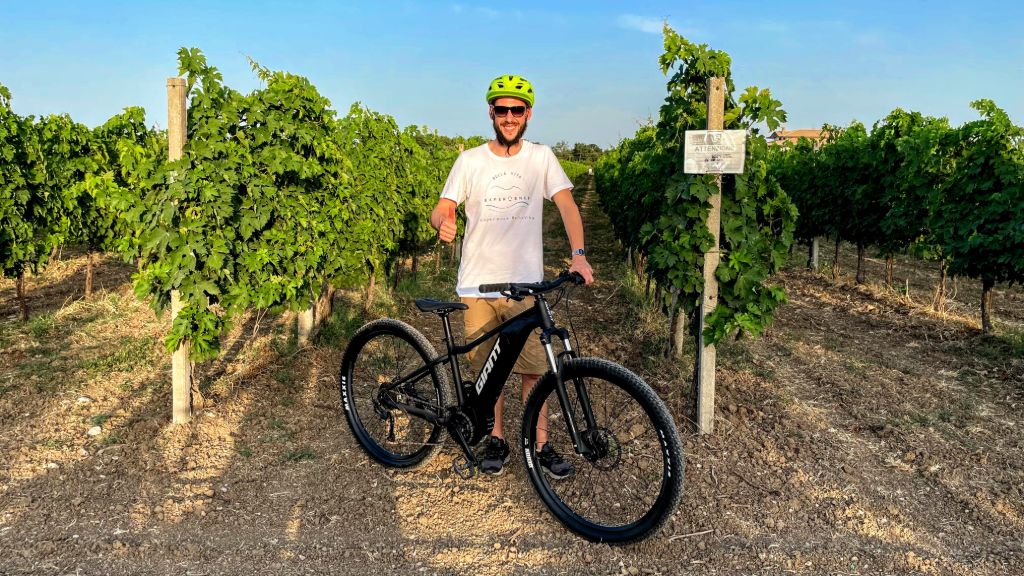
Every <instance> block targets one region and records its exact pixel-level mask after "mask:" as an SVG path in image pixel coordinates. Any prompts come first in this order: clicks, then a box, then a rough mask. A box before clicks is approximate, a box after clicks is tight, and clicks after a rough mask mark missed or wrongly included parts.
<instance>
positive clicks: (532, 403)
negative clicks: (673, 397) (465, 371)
mask: <svg viewBox="0 0 1024 576" xmlns="http://www.w3.org/2000/svg"><path fill="white" fill-rule="evenodd" d="M562 372H563V373H562V379H563V382H564V383H565V388H566V394H567V400H568V402H567V405H562V402H561V401H560V400H559V398H558V393H557V390H556V384H557V381H556V379H555V376H554V374H552V373H550V372H549V373H548V374H546V375H545V376H544V378H542V379H541V380H540V382H538V383H537V385H536V387H535V388H534V389H533V391H532V392H531V393H530V397H529V399H528V400H527V402H526V408H525V412H524V415H523V450H524V453H525V454H526V457H527V469H528V472H529V476H530V481H531V482H532V483H533V486H534V488H536V490H537V493H538V495H539V496H540V498H541V500H542V501H543V502H544V504H545V505H546V506H547V507H548V509H549V510H550V511H551V513H552V514H554V515H555V517H556V518H558V520H559V521H561V522H562V523H563V524H565V526H566V527H568V528H569V529H570V530H572V531H574V532H576V533H577V534H579V535H581V536H583V537H584V538H587V539H588V540H592V541H596V542H610V543H624V542H632V541H636V540H641V539H643V538H646V537H647V536H650V535H651V534H653V533H654V532H655V531H657V530H658V528H660V527H661V525H662V524H664V523H665V521H666V520H668V518H669V517H671V515H672V513H673V511H674V510H675V507H676V504H677V503H678V501H679V497H680V493H681V491H682V484H683V471H684V470H683V464H684V463H683V450H682V446H681V444H680V441H679V434H678V432H677V431H676V427H675V424H674V423H673V422H672V416H671V415H670V414H669V412H668V409H667V408H666V407H665V404H664V403H663V402H662V401H661V399H660V398H658V395H657V394H656V393H655V392H654V390H652V389H651V388H650V386H648V385H647V384H646V383H645V382H644V381H643V380H642V379H641V378H640V377H639V376H637V375H636V374H634V373H632V372H630V371H629V370H626V369H625V368H623V367H622V366H619V365H618V364H614V363H612V362H608V361H606V360H600V359H596V358H585V359H576V360H571V361H569V362H567V363H566V364H565V366H564V368H563V371H562ZM567 411H571V415H572V416H571V417H572V420H573V422H575V423H576V426H577V429H578V431H579V434H580V436H581V439H582V442H583V444H584V445H585V446H586V448H587V449H588V451H589V455H587V456H581V455H579V454H577V453H576V450H575V448H574V447H573V444H572V439H571V438H570V437H569V433H568V428H567V423H566V419H567V417H568V416H567ZM588 411H589V412H592V414H593V419H594V423H593V424H592V425H591V424H588V423H587V419H586V417H585V416H584V415H585V414H586V413H587V412H588ZM545 414H546V418H545ZM545 436H546V442H547V444H550V445H551V446H552V448H554V449H555V450H556V451H557V452H558V453H559V454H561V455H562V457H563V458H565V460H566V461H567V462H569V463H570V464H571V465H572V471H571V472H570V473H569V474H568V476H567V477H565V478H563V479H560V480H559V479H555V478H554V474H550V473H549V471H548V470H547V469H545V468H544V467H543V466H542V454H541V451H540V450H539V448H540V447H541V446H538V444H542V443H543V442H544V441H545ZM560 472H563V473H564V471H560Z"/></svg>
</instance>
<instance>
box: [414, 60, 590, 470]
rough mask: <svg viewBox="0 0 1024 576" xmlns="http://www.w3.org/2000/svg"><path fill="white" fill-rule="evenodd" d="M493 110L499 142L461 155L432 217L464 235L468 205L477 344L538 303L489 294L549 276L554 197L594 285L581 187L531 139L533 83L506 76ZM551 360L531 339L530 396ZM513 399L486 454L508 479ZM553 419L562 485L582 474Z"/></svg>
mask: <svg viewBox="0 0 1024 576" xmlns="http://www.w3.org/2000/svg"><path fill="white" fill-rule="evenodd" d="M486 99H487V104H488V111H489V115H490V117H491V122H492V123H493V127H494V139H493V140H491V141H489V142H487V143H486V144H484V145H482V146H478V147H476V148H473V149H470V150H466V151H465V152H463V153H462V154H460V155H459V157H458V159H457V160H456V161H455V165H454V166H452V170H451V172H450V173H449V174H448V181H447V182H445V185H444V190H443V191H442V192H441V199H440V200H439V201H438V203H437V206H435V207H434V210H433V212H432V213H431V215H430V223H431V225H432V226H433V227H434V228H435V229H437V230H438V232H439V233H440V237H441V240H444V241H445V242H451V241H452V240H454V239H455V233H456V224H455V207H456V206H457V205H458V204H460V203H465V206H466V235H465V238H464V239H463V242H462V263H461V265H460V266H459V278H458V282H457V286H456V292H457V293H458V294H459V296H460V297H461V299H462V301H463V302H464V303H465V304H467V305H468V306H469V309H468V310H466V312H465V314H464V316H463V319H464V321H465V333H466V340H467V341H469V340H472V339H474V338H476V337H478V336H479V335H481V334H483V333H484V332H486V331H487V330H490V329H491V328H494V327H495V326H497V325H498V324H500V323H501V322H502V321H504V320H506V319H508V318H511V317H513V316H515V315H516V314H518V313H520V312H521V311H523V310H524V309H526V308H527V307H529V306H530V305H531V304H532V303H531V302H530V301H529V299H527V300H524V301H522V302H515V301H514V300H508V299H506V298H503V297H500V294H497V293H491V294H481V293H480V292H479V290H478V288H479V286H480V285H481V284H488V283H499V282H540V281H541V280H543V279H544V250H543V235H542V233H543V228H542V226H541V216H542V213H543V202H544V200H551V201H553V202H554V203H555V206H557V207H558V212H559V214H561V217H562V223H563V224H564V225H565V231H566V234H567V235H568V237H569V244H570V247H571V250H572V253H571V256H572V264H571V265H570V267H569V271H570V272H579V273H580V275H582V276H583V279H584V280H585V281H586V283H587V284H589V283H591V282H593V281H594V274H593V270H592V269H591V267H590V264H589V263H587V257H586V253H585V251H584V247H583V246H584V244H583V221H582V219H581V218H580V211H579V208H578V207H577V206H576V202H575V201H574V200H573V197H572V188H573V185H572V182H570V181H569V178H568V177H567V176H566V175H565V171H564V170H562V167H561V165H560V164H559V163H558V159H557V158H555V155H554V153H552V152H551V149H550V148H548V147H547V146H544V145H541V144H535V143H533V142H529V141H527V140H523V139H522V138H523V134H524V133H525V132H526V125H527V122H529V120H530V119H531V118H532V117H533V103H534V93H533V86H532V85H531V84H530V82H529V81H527V80H526V79H525V78H523V77H521V76H515V75H506V76H499V77H497V78H495V79H494V81H493V82H491V84H490V86H489V88H488V90H487V95H486ZM479 350H484V352H483V353H482V354H472V355H471V356H470V362H471V363H472V365H473V368H474V370H475V371H476V372H478V373H479V371H480V367H481V366H482V364H483V361H484V360H485V357H486V355H487V351H489V350H490V346H489V345H487V344H486V343H485V344H483V345H481V346H478V347H477V350H475V351H474V352H476V351H479ZM547 368H548V366H547V360H546V358H545V355H544V351H543V348H542V347H541V345H540V342H539V341H538V340H537V339H535V338H531V339H530V340H529V341H528V342H527V344H526V347H525V348H524V349H523V352H522V354H521V355H520V356H519V359H518V360H517V361H516V365H515V368H514V369H513V371H514V372H516V373H517V374H519V375H520V376H521V378H522V381H523V389H522V397H523V400H526V398H527V396H528V395H529V393H530V390H531V389H532V388H533V386H534V384H536V383H537V380H538V379H539V378H540V376H541V374H543V373H544V372H545V371H547ZM504 405H505V402H504V397H503V396H502V397H499V398H498V403H497V404H496V405H495V407H494V428H493V429H492V430H491V437H490V438H489V439H488V440H487V443H486V444H485V445H484V449H483V451H482V454H481V455H480V460H481V461H480V470H481V471H482V472H484V473H486V474H492V475H498V474H501V472H502V470H503V467H504V464H505V463H506V462H508V458H509V448H508V443H507V442H506V441H505V434H504V429H503V428H502V410H503V408H504ZM546 420H547V415H546V414H545V415H544V416H543V417H542V418H541V420H540V422H539V424H538V427H537V428H538V432H537V439H538V443H537V444H538V445H537V448H538V449H539V451H540V452H539V460H540V462H541V466H542V468H543V469H544V471H545V472H546V473H547V474H548V475H549V476H551V477H553V478H556V479H561V478H566V477H568V476H569V475H570V474H572V465H571V464H569V463H568V462H566V461H565V460H564V459H563V458H562V456H561V455H560V454H558V452H556V451H555V450H554V449H553V447H552V446H550V445H548V444H547V426H546Z"/></svg>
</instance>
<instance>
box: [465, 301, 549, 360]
mask: <svg viewBox="0 0 1024 576" xmlns="http://www.w3.org/2000/svg"><path fill="white" fill-rule="evenodd" d="M461 300H462V302H463V303H464V304H466V305H467V306H469V309H467V310H466V311H465V312H463V316H462V318H463V321H464V322H465V327H466V342H472V341H473V340H475V339H477V338H479V337H480V336H481V335H482V334H483V333H484V332H487V331H488V330H491V329H493V328H494V327H495V326H497V325H498V324H501V323H502V322H504V321H505V320H508V319H509V318H512V317H513V316H515V315H516V314H519V313H520V312H522V311H523V310H526V309H528V308H530V307H531V306H533V298H527V299H525V300H523V301H521V302H516V301H515V300H509V299H507V298H462V299H461ZM539 334H540V329H539V328H538V329H537V330H535V331H534V333H533V334H532V335H531V336H530V337H529V339H527V340H526V345H525V346H523V352H522V354H520V355H519V359H518V360H516V365H515V367H514V368H512V371H513V372H515V373H517V374H535V375H540V374H543V373H545V372H547V371H548V361H547V355H546V354H545V353H544V347H543V346H541V345H540V338H539ZM493 345H494V338H490V339H489V340H487V341H486V342H483V343H482V344H480V345H479V346H477V347H476V348H474V349H473V350H471V351H469V353H467V354H466V355H467V356H468V357H469V362H470V366H472V368H473V372H474V374H479V373H480V368H481V367H482V366H483V364H484V360H485V359H486V358H487V354H488V353H489V352H490V350H491V346H493Z"/></svg>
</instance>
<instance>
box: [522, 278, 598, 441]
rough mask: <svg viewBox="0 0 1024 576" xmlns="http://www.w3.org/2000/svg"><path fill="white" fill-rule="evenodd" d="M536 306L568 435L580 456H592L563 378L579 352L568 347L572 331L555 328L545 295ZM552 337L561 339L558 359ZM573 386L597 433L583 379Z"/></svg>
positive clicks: (588, 420) (537, 298) (584, 417)
mask: <svg viewBox="0 0 1024 576" xmlns="http://www.w3.org/2000/svg"><path fill="white" fill-rule="evenodd" d="M535 305H536V307H537V312H538V313H539V315H540V319H541V328H542V329H541V333H540V342H541V344H542V345H543V346H544V352H545V353H546V354H547V357H548V365H549V366H550V367H551V372H552V373H553V374H554V375H555V393H556V394H557V395H558V403H559V404H560V405H561V406H562V414H564V415H565V425H566V428H567V429H568V432H569V438H570V439H571V440H572V447H573V449H574V450H575V451H576V453H577V454H580V455H582V456H585V457H589V456H590V455H591V454H592V450H591V449H590V445H589V443H588V442H584V441H583V440H582V437H581V436H580V432H579V427H578V425H577V423H576V413H575V410H573V405H572V402H571V401H570V400H569V393H568V392H567V391H566V388H565V382H564V381H563V379H562V373H563V372H564V370H563V367H564V362H565V358H567V357H568V358H570V359H571V358H575V357H576V352H575V351H574V350H573V349H572V345H571V344H569V331H568V330H566V329H565V328H559V327H557V326H555V323H554V321H553V320H552V319H551V308H549V307H548V303H547V301H546V300H545V299H544V296H543V295H537V297H536V302H535ZM552 336H557V337H559V338H561V339H562V348H563V350H562V352H560V353H559V354H558V356H557V357H556V356H555V352H554V348H553V347H552V345H551V337H552ZM573 385H574V387H575V389H576V397H577V398H578V399H579V402H580V408H581V410H582V411H583V419H584V421H585V422H586V425H587V429H588V430H594V429H595V428H596V427H597V421H596V420H595V418H594V411H593V409H592V408H591V406H590V396H589V395H588V394H587V388H586V386H585V385H584V384H583V379H582V378H579V377H575V378H573Z"/></svg>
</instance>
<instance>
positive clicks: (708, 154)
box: [683, 130, 747, 174]
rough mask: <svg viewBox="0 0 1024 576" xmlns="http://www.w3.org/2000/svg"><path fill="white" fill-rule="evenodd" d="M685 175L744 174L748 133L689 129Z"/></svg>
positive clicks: (687, 132) (744, 131)
mask: <svg viewBox="0 0 1024 576" xmlns="http://www.w3.org/2000/svg"><path fill="white" fill-rule="evenodd" d="M684 137H685V138H686V148H685V152H684V153H685V154H686V156H685V157H684V161H683V172H685V173H687V174H742V173H743V158H744V157H745V156H746V153H747V131H746V130H687V131H686V135H685V136H684Z"/></svg>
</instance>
